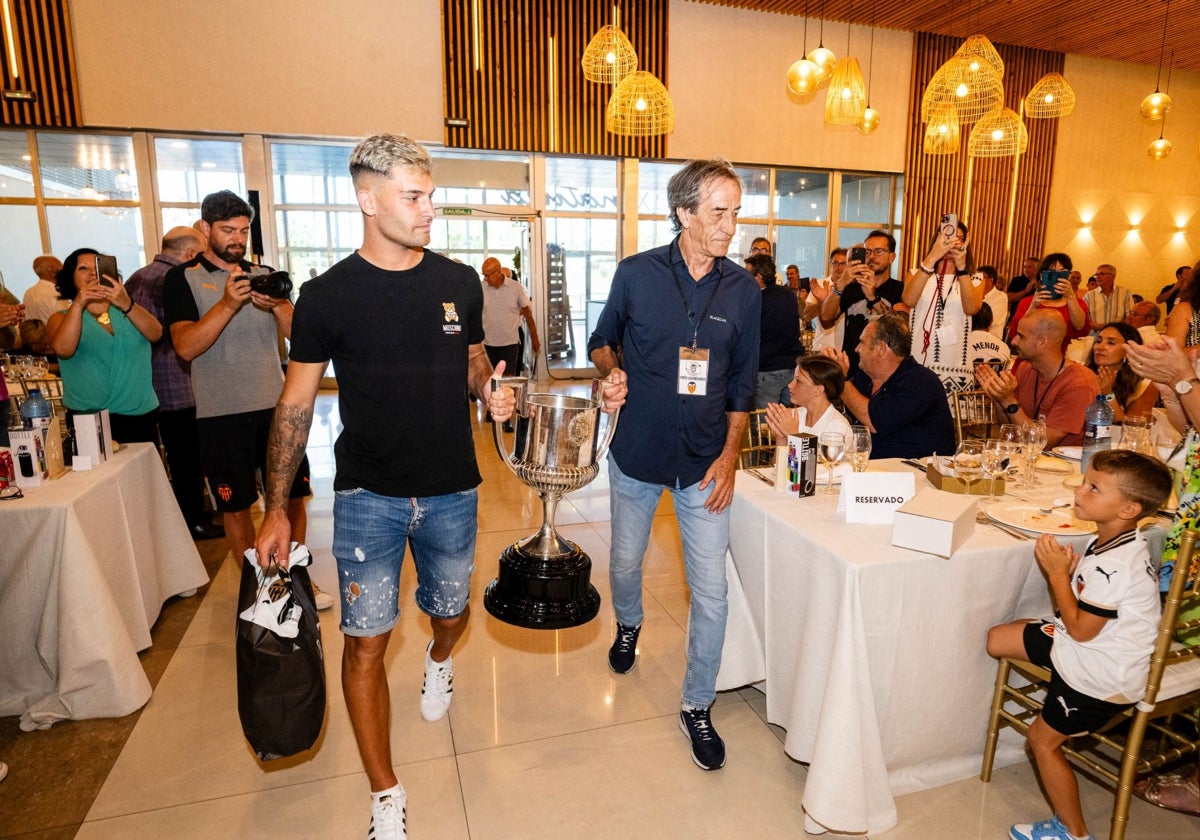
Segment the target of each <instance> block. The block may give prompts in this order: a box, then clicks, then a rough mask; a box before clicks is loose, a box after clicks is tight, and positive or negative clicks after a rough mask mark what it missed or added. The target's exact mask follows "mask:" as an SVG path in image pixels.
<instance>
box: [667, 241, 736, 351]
mask: <svg viewBox="0 0 1200 840" xmlns="http://www.w3.org/2000/svg"><path fill="white" fill-rule="evenodd" d="M676 247H678V246H676ZM680 256H681V257H682V252H681V253H680ZM685 265H686V263H685ZM714 268H716V270H717V283H716V287H715V288H714V289H713V293H712V294H711V295H709V297H708V302H707V303H705V304H704V311H703V312H701V313H700V319H699V320H694V319H695V313H694V312H692V308H691V307H690V306H688V302H687V296H686V295H685V294H684V293H683V284H682V283H681V282H680V281H679V272H678V271H672V272H671V276H672V277H674V278H675V290H676V291H677V292H679V299H680V300H681V301H683V312H684V314H685V315H687V319H688V323H689V324H691V326H692V349H693V350H695V349H696V342H697V339H698V338H699V336H700V325H701V324H703V323H704V319H705V318H706V317H707V316H708V310H709V307H711V306H712V302H713V300H715V299H716V297H717V292H719V291H721V281H722V280H723V279H725V263H724V260H723V258H718V259H717V264H716V265H715V266H714ZM711 273H712V272H711V271H710V272H709V274H711ZM707 276H708V275H707V274H706V275H705V277H707Z"/></svg>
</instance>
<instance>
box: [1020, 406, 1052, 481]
mask: <svg viewBox="0 0 1200 840" xmlns="http://www.w3.org/2000/svg"><path fill="white" fill-rule="evenodd" d="M1045 448H1046V424H1045V423H1043V422H1041V421H1037V422H1034V423H1025V424H1023V425H1022V426H1021V450H1022V452H1023V453H1024V455H1025V482H1024V483H1023V485H1022V486H1024V487H1026V488H1033V487H1036V486H1037V482H1036V481H1035V480H1034V479H1035V476H1034V472H1035V470H1036V469H1037V459H1038V457H1040V456H1041V454H1042V450H1043V449H1045Z"/></svg>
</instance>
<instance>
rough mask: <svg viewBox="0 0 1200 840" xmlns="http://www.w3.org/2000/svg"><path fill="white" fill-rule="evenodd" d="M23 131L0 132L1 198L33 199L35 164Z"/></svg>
mask: <svg viewBox="0 0 1200 840" xmlns="http://www.w3.org/2000/svg"><path fill="white" fill-rule="evenodd" d="M31 161H32V157H31V156H30V154H29V143H28V141H27V140H26V139H25V132H23V131H0V196H8V197H12V198H33V163H32V162H31Z"/></svg>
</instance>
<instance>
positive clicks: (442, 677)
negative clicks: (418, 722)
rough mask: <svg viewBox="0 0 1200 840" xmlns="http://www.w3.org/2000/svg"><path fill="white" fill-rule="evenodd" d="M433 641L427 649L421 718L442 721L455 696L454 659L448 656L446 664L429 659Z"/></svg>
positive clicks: (431, 640)
mask: <svg viewBox="0 0 1200 840" xmlns="http://www.w3.org/2000/svg"><path fill="white" fill-rule="evenodd" d="M432 649H433V639H430V640H429V647H427V648H425V685H423V686H422V687H421V717H423V718H425V720H441V719H442V718H444V717H445V716H446V710H447V709H449V708H450V700H451V699H453V696H454V657H453V656H447V657H446V661H445V662H434V661H433V660H432V659H431V658H430V657H429V651H431V650H432Z"/></svg>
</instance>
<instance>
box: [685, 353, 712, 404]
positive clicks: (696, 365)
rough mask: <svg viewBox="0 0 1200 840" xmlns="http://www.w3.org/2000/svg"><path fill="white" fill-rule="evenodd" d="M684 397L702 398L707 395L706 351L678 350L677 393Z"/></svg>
mask: <svg viewBox="0 0 1200 840" xmlns="http://www.w3.org/2000/svg"><path fill="white" fill-rule="evenodd" d="M678 393H680V394H682V395H684V396H693V397H703V396H704V395H706V394H707V393H708V350H707V349H704V348H698V349H693V348H691V347H680V348H679V391H678Z"/></svg>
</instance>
